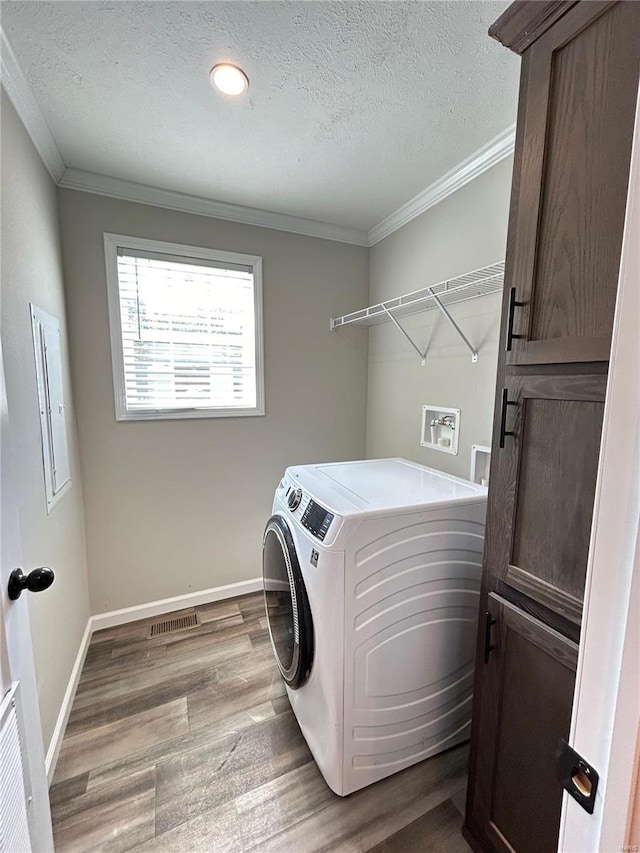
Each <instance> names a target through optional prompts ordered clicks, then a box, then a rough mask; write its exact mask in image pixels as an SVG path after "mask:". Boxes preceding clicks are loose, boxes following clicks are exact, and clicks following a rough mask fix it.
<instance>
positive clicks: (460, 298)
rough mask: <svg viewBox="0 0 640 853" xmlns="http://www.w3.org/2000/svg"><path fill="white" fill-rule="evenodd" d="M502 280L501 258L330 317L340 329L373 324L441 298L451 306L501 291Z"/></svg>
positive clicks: (419, 309)
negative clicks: (360, 308) (367, 305)
mask: <svg viewBox="0 0 640 853" xmlns="http://www.w3.org/2000/svg"><path fill="white" fill-rule="evenodd" d="M503 281H504V261H500V262H499V263H496V264H490V265H489V266H487V267H481V268H480V269H477V270H474V271H473V272H469V273H465V275H459V276H456V278H450V279H447V280H446V281H440V282H438V283H437V284H432V285H430V286H429V287H423V288H422V289H421V290H414V291H413V292H412V293H406V294H405V295H404V296H396V297H394V298H393V299H387V300H386V301H385V302H379V303H378V304H377V305H371V306H369V307H368V308H363V309H362V310H360V311H352V312H351V314H345V315H344V316H343V317H335V318H333V319H332V320H331V329H332V330H334V329H339V328H340V327H341V326H348V325H350V324H351V323H357V324H358V325H360V326H373V325H375V324H376V323H384V322H386V321H388V320H390V319H392V318H393V317H396V318H397V317H407V316H409V315H410V314H418V313H420V312H422V311H430V310H432V309H437V308H439V307H440V306H439V305H438V301H439V302H440V304H441V305H444V306H449V305H453V304H454V303H456V302H466V301H467V300H469V299H477V298H478V297H480V296H488V295H489V294H490V293H498V292H500V291H501V290H502V284H503ZM436 297H437V299H436Z"/></svg>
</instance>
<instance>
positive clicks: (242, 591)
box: [90, 578, 263, 632]
mask: <svg viewBox="0 0 640 853" xmlns="http://www.w3.org/2000/svg"><path fill="white" fill-rule="evenodd" d="M262 589H263V586H262V578H252V579H251V580H248V581H238V582H236V583H228V584H225V585H224V586H214V587H212V588H211V589H203V590H200V592H188V593H187V594H186V595H175V596H174V597H173V598H162V599H160V600H158V601H149V602H148V603H147V604H137V605H135V606H134V607H124V608H123V609H122V610H111V611H109V612H107V613H98V614H96V615H95V616H92V617H91V620H90V621H91V625H92V628H91V630H92V632H93V631H101V630H102V629H103V628H113V627H115V626H116V625H126V624H127V623H128V622H137V621H138V619H149V618H150V617H151V616H161V615H162V614H163V613H173V611H174V610H184V609H185V608H187V607H197V606H198V605H200V604H210V603H211V602H213V601H222V600H223V599H225V598H236V597H237V596H239V595H247V594H248V593H250V592H260V591H261V590H262Z"/></svg>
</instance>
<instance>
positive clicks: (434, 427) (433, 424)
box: [420, 405, 460, 456]
mask: <svg viewBox="0 0 640 853" xmlns="http://www.w3.org/2000/svg"><path fill="white" fill-rule="evenodd" d="M459 436H460V409H449V408H447V407H446V406H429V405H427V406H423V407H422V430H421V433H420V446H421V447H428V448H430V449H431V450H440V451H441V452H442V453H452V454H453V455H454V456H457V455H458V438H459Z"/></svg>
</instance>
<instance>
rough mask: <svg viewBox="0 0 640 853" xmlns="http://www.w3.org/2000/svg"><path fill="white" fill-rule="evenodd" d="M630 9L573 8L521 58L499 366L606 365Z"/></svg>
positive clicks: (639, 24) (626, 117)
mask: <svg viewBox="0 0 640 853" xmlns="http://www.w3.org/2000/svg"><path fill="white" fill-rule="evenodd" d="M639 30H640V3H636V2H619V3H615V4H611V3H603V2H589V3H579V4H578V5H576V6H574V7H573V8H572V9H570V10H569V11H568V12H567V13H566V14H565V15H564V16H563V17H562V18H561V19H560V20H559V21H558V22H557V23H556V24H555V25H554V26H553V27H552V28H551V29H550V30H549V31H548V32H547V33H545V34H544V35H543V36H542V37H541V38H539V39H538V40H537V41H536V42H535V43H534V44H533V45H532V46H531V47H530V48H529V49H528V50H526V51H525V53H524V56H523V67H522V74H523V80H522V84H521V98H523V99H524V105H523V107H522V108H521V112H520V115H521V118H522V121H520V125H519V128H518V140H517V145H518V146H519V149H520V152H521V157H520V161H521V164H522V166H521V172H520V175H519V181H520V189H519V195H518V199H517V204H516V209H515V213H514V219H513V220H512V223H511V230H510V234H509V243H510V244H511V245H512V250H513V251H512V263H511V264H510V265H509V268H508V269H507V287H508V288H509V290H510V295H511V301H510V305H509V308H510V311H509V323H508V329H507V340H506V342H505V346H506V348H507V355H506V363H507V364H508V365H509V364H511V365H516V364H548V363H563V362H589V361H608V359H609V349H610V343H611V331H612V327H613V314H614V308H615V300H616V290H617V282H618V271H619V266H620V251H621V245H622V231H623V223H624V214H625V207H626V199H627V182H628V177H629V164H630V157H631V142H632V136H633V122H634V114H635V103H636V95H637V90H638V75H639V68H640V38H638V31H639Z"/></svg>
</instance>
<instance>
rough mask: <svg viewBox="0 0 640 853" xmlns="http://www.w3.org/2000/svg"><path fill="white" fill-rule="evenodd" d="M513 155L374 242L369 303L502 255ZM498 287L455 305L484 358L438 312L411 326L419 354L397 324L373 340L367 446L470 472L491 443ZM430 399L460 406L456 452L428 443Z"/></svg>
mask: <svg viewBox="0 0 640 853" xmlns="http://www.w3.org/2000/svg"><path fill="white" fill-rule="evenodd" d="M512 166H513V162H512V159H511V158H509V159H508V160H505V161H503V162H501V163H499V164H498V165H497V166H494V167H493V168H492V169H490V170H489V171H488V172H485V173H484V174H483V175H481V176H480V177H479V178H476V179H475V180H474V181H472V182H471V183H470V184H467V185H466V186H465V187H463V188H462V189H460V190H458V191H457V192H456V193H454V194H453V195H451V196H449V197H448V198H446V199H444V201H442V202H440V203H439V204H438V205H436V206H435V207H433V208H431V209H430V210H428V211H426V212H425V213H423V214H422V215H421V216H419V217H418V218H416V219H414V220H413V221H412V222H409V223H408V224H407V225H405V226H403V227H402V228H400V229H399V230H398V231H396V232H394V233H393V234H391V235H390V236H389V237H386V238H385V239H384V240H382V241H380V242H379V243H377V244H376V245H375V246H373V247H372V248H371V251H370V258H369V265H370V293H369V299H370V302H371V303H372V304H373V303H376V302H380V301H382V300H384V299H388V298H390V297H393V296H399V295H401V294H402V293H408V292H410V291H412V290H418V289H419V288H422V287H425V286H426V285H428V284H434V283H436V282H438V281H442V280H444V279H446V278H449V277H452V276H456V275H461V274H462V273H465V272H469V271H470V270H473V269H477V268H478V267H482V266H485V265H487V264H491V263H494V262H495V261H499V260H503V259H504V254H505V247H506V239H507V218H508V212H509V193H510V186H511V170H512ZM500 299H501V297H500V296H499V295H492V296H487V297H483V298H481V299H477V300H472V301H470V302H466V303H460V304H458V305H454V306H453V307H452V308H451V313H452V315H453V316H454V318H455V319H456V321H457V322H458V323H459V325H460V326H461V328H462V329H463V331H464V332H465V334H466V336H467V337H468V338H469V340H470V341H471V343H472V344H473V345H474V346H475V348H476V349H477V350H478V353H479V359H478V362H477V363H476V364H473V363H472V362H471V357H470V355H469V354H468V350H467V349H466V348H465V346H464V344H463V343H462V341H461V340H460V339H459V338H458V337H457V336H456V333H455V332H454V331H453V330H452V329H451V327H450V326H449V324H448V323H447V322H446V321H445V320H444V318H442V317H441V316H440V315H439V313H438V312H437V311H429V312H426V313H422V314H419V315H416V316H414V317H411V318H407V319H406V320H405V321H403V322H404V325H405V326H406V328H407V331H409V332H411V334H412V335H413V337H414V338H415V340H416V342H417V343H418V345H419V346H420V348H421V349H422V350H424V349H426V348H428V350H429V352H428V355H427V363H426V366H425V367H422V366H421V363H420V359H419V357H418V356H417V355H416V353H415V352H414V351H413V350H412V349H411V347H410V345H409V344H408V343H407V342H406V341H405V339H404V338H403V337H402V335H401V334H400V332H399V331H398V330H397V329H395V328H394V327H393V326H392V325H391V323H386V324H384V325H380V326H374V327H372V328H371V330H370V338H369V378H368V397H367V440H366V453H367V457H369V458H377V457H385V456H403V457H405V458H407V459H412V460H414V461H416V462H420V463H422V464H423V465H428V466H430V467H433V468H437V469H439V470H442V471H447V472H449V473H451V474H456V475H458V476H462V477H468V476H469V467H470V455H471V445H472V444H490V443H491V442H490V438H491V422H492V414H493V396H494V389H495V377H496V364H497V347H498V331H499V321H500ZM423 404H436V405H438V406H447V407H451V408H459V409H461V429H460V437H459V450H458V455H457V456H453V455H451V454H447V453H442V452H439V451H437V450H429V449H427V448H423V447H420V424H421V418H422V406H423Z"/></svg>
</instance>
